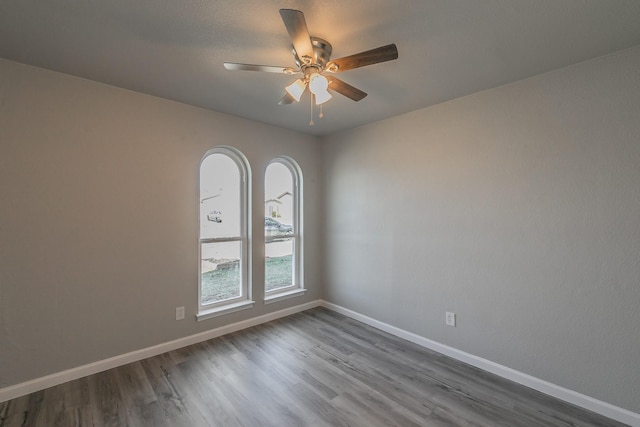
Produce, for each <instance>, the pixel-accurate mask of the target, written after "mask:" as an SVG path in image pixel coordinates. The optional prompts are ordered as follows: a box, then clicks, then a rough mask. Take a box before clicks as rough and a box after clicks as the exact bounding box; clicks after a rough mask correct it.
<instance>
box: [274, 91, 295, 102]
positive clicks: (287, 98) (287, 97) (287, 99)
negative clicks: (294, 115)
mask: <svg viewBox="0 0 640 427" xmlns="http://www.w3.org/2000/svg"><path fill="white" fill-rule="evenodd" d="M293 101H295V99H294V98H293V96H291V95H289V93H288V92H285V93H284V95H283V96H282V98H280V101H278V104H279V105H289V104H293Z"/></svg>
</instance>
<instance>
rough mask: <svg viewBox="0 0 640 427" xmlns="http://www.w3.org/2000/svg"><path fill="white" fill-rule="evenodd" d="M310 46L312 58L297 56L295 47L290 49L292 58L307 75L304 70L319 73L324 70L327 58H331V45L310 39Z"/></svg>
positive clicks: (324, 41)
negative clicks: (311, 47)
mask: <svg viewBox="0 0 640 427" xmlns="http://www.w3.org/2000/svg"><path fill="white" fill-rule="evenodd" d="M311 45H312V46H313V58H309V57H302V58H300V56H298V52H296V49H295V47H294V48H292V50H293V56H294V58H295V61H296V64H297V65H298V66H299V67H300V69H301V70H302V71H303V72H304V73H305V75H306V74H307V72H306V71H305V69H306V68H312V69H313V71H315V72H317V73H321V72H322V71H323V70H324V67H325V66H326V64H327V62H328V61H329V58H331V49H332V48H331V43H329V42H328V41H326V40H324V39H321V38H319V37H311Z"/></svg>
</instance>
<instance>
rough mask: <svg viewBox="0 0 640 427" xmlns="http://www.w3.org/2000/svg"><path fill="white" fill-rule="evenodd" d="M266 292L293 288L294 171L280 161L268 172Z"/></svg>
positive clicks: (266, 200)
mask: <svg viewBox="0 0 640 427" xmlns="http://www.w3.org/2000/svg"><path fill="white" fill-rule="evenodd" d="M264 182H265V189H264V194H265V202H264V205H265V206H264V208H265V214H264V215H265V218H264V235H265V290H266V291H267V292H269V291H273V290H277V289H280V288H285V287H289V286H292V285H294V284H295V283H294V277H295V276H294V268H295V263H294V259H293V256H294V249H295V246H294V245H295V244H296V239H295V231H296V230H294V226H295V221H294V215H295V206H294V205H295V203H296V200H295V197H296V195H295V192H294V181H293V175H292V173H291V170H290V169H289V168H288V167H287V166H286V165H284V164H283V163H280V162H273V163H271V164H270V165H269V166H268V167H267V170H266V172H265V181H264Z"/></svg>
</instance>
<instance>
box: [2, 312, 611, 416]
mask: <svg viewBox="0 0 640 427" xmlns="http://www.w3.org/2000/svg"><path fill="white" fill-rule="evenodd" d="M616 425H617V426H619V425H622V424H620V423H617V422H615V421H612V420H609V419H606V418H603V417H601V416H599V415H597V414H594V413H591V412H588V411H585V410H583V409H580V408H577V407H575V406H572V405H569V404H566V403H563V402H561V401H558V400H556V399H553V398H551V397H548V396H545V395H543V394H541V393H538V392H536V391H534V390H531V389H529V388H526V387H523V386H520V385H517V384H515V383H512V382H510V381H507V380H504V379H502V378H499V377H496V376H494V375H492V374H489V373H486V372H484V371H481V370H479V369H476V368H474V367H471V366H469V365H466V364H464V363H460V362H457V361H455V360H452V359H450V358H448V357H445V356H442V355H439V354H437V353H434V352H431V351H429V350H426V349H424V348H422V347H419V346H417V345H414V344H412V343H409V342H407V341H404V340H402V339H399V338H397V337H394V336H391V335H389V334H386V333H384V332H382V331H380V330H377V329H375V328H372V327H369V326H367V325H364V324H362V323H360V322H357V321H355V320H352V319H350V318H347V317H344V316H342V315H340V314H337V313H334V312H331V311H329V310H326V309H322V308H317V309H313V310H309V311H306V312H303V313H298V314H295V315H292V316H289V317H287V318H283V319H280V320H276V321H273V322H269V323H266V324H263V325H260V326H256V327H253V328H250V329H246V330H244V331H240V332H236V333H233V334H229V335H226V336H224V337H220V338H216V339H213V340H210V341H207V342H203V343H200V344H196V345H193V346H190V347H186V348H183V349H180V350H176V351H171V352H169V353H165V354H162V355H160V356H156V357H152V358H149V359H145V360H142V361H140V362H136V363H132V364H129V365H126V366H122V367H119V368H115V369H111V370H109V371H106V372H102V373H99V374H95V375H91V376H88V377H85V378H81V379H79V380H75V381H71V382H68V383H66V384H62V385H59V386H56V387H51V388H49V389H46V390H43V391H40V392H37V393H33V394H31V395H28V396H24V397H21V398H17V399H14V400H11V401H8V402H4V403H0V426H3V427H4V426H11V427H13V426H47V427H49V426H153V427H156V426H172V427H174V426H188V427H192V426H193V427H197V426H224V427H227V426H277V427H285V426H367V427H368V426H403V427H405V426H407V427H411V426H491V427H496V426H509V427H517V426H585V427H586V426H616Z"/></svg>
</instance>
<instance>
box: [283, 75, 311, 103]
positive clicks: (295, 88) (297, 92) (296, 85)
mask: <svg viewBox="0 0 640 427" xmlns="http://www.w3.org/2000/svg"><path fill="white" fill-rule="evenodd" d="M306 88H307V86H306V85H305V84H304V81H303V80H302V79H298V80H296V81H295V82H293V83H291V84H290V85H289V86H287V87H286V88H284V89H285V90H286V91H287V93H288V94H289V95H291V96H292V97H293V99H295V100H296V102H300V97H302V94H303V93H304V90H305V89H306Z"/></svg>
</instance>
